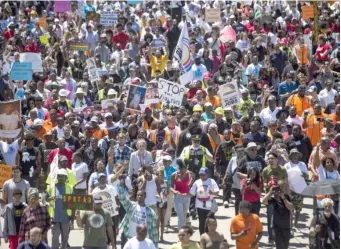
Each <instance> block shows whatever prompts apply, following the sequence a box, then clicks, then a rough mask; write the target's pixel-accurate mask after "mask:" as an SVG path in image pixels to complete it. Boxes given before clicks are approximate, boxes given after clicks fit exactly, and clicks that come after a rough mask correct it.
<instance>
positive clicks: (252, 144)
mask: <svg viewBox="0 0 341 249" xmlns="http://www.w3.org/2000/svg"><path fill="white" fill-rule="evenodd" d="M255 147H256V148H257V147H258V146H257V144H256V143H254V142H250V143H248V144H247V146H246V149H247V150H248V149H250V148H255Z"/></svg>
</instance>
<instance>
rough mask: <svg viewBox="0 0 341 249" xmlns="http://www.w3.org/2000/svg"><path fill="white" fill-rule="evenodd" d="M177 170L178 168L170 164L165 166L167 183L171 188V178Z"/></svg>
mask: <svg viewBox="0 0 341 249" xmlns="http://www.w3.org/2000/svg"><path fill="white" fill-rule="evenodd" d="M174 172H176V168H175V167H173V166H170V167H168V168H166V167H165V175H164V176H165V179H166V180H167V185H168V188H170V186H171V179H172V175H173V173H174Z"/></svg>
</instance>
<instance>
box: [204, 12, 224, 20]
mask: <svg viewBox="0 0 341 249" xmlns="http://www.w3.org/2000/svg"><path fill="white" fill-rule="evenodd" d="M205 21H206V22H220V21H221V17H220V9H205Z"/></svg>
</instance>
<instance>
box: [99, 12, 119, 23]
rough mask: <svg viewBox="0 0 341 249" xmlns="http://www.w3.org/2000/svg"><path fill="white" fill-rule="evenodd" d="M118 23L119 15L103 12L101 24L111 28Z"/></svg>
mask: <svg viewBox="0 0 341 249" xmlns="http://www.w3.org/2000/svg"><path fill="white" fill-rule="evenodd" d="M117 22H118V15H117V14H116V12H114V11H101V19H100V24H101V25H103V26H105V27H110V26H112V25H113V24H116V23H117Z"/></svg>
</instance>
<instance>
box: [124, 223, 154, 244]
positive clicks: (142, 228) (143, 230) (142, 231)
mask: <svg viewBox="0 0 341 249" xmlns="http://www.w3.org/2000/svg"><path fill="white" fill-rule="evenodd" d="M136 248H141V249H156V247H155V245H154V244H153V241H151V240H150V239H148V238H147V226H146V225H145V224H139V225H137V226H136V236H135V237H133V238H131V239H129V240H128V241H127V243H126V244H125V246H124V247H123V249H136Z"/></svg>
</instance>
